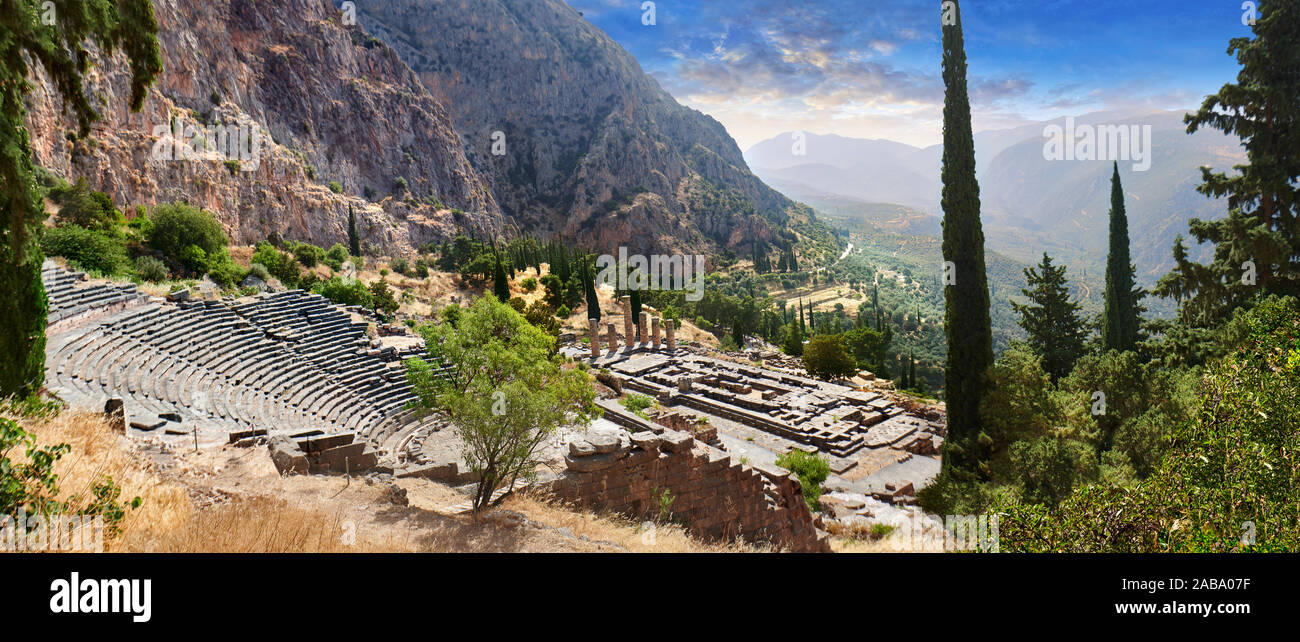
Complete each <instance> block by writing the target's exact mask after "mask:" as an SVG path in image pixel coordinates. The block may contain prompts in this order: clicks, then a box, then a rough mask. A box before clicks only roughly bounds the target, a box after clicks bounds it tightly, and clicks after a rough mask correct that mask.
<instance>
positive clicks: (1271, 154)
mask: <svg viewBox="0 0 1300 642" xmlns="http://www.w3.org/2000/svg"><path fill="white" fill-rule="evenodd" d="M1258 12H1259V18H1258V20H1256V22H1255V24H1254V25H1253V26H1252V27H1251V30H1252V32H1253V34H1252V35H1253V37H1242V38H1233V39H1232V40H1231V41H1230V42H1229V46H1228V54H1229V55H1235V56H1236V58H1237V62H1238V63H1239V64H1240V65H1241V71H1240V72H1239V73H1238V74H1237V82H1236V83H1229V84H1226V85H1224V86H1223V87H1222V88H1221V89H1219V91H1218V92H1217V93H1215V94H1212V95H1210V96H1207V97H1206V98H1205V101H1204V102H1203V103H1202V104H1201V108H1200V109H1199V110H1198V111H1197V112H1196V113H1195V114H1188V115H1187V116H1185V117H1184V122H1186V123H1187V132H1188V133H1189V134H1193V133H1196V132H1197V131H1199V130H1200V128H1202V127H1212V128H1214V129H1218V130H1220V131H1222V132H1223V133H1225V134H1229V135H1233V136H1236V137H1238V138H1240V139H1241V144H1242V146H1243V147H1244V148H1245V149H1246V159H1247V163H1246V164H1244V165H1238V166H1236V167H1234V168H1233V169H1234V172H1233V174H1234V175H1233V176H1229V175H1228V174H1227V173H1224V172H1215V171H1213V170H1212V169H1211V168H1209V167H1203V168H1201V180H1202V183H1201V185H1200V186H1199V187H1197V191H1199V192H1201V193H1202V194H1204V195H1206V196H1207V197H1210V198H1225V199H1226V200H1227V206H1228V216H1227V217H1225V218H1222V219H1219V220H1214V221H1204V220H1200V219H1192V220H1191V221H1189V222H1188V227H1189V229H1190V231H1191V235H1192V236H1193V237H1195V238H1196V240H1197V241H1198V242H1200V243H1206V242H1208V243H1213V244H1214V246H1215V247H1214V257H1213V260H1212V261H1211V262H1210V264H1208V265H1205V264H1201V263H1197V262H1195V261H1190V260H1188V258H1187V248H1186V247H1185V246H1184V245H1183V244H1182V239H1181V238H1180V239H1179V242H1178V243H1176V244H1175V248H1174V254H1175V260H1176V262H1177V267H1176V268H1175V269H1174V271H1173V272H1171V273H1170V274H1168V275H1166V276H1165V277H1164V278H1162V279H1161V280H1160V283H1159V284H1158V286H1157V288H1156V293H1157V294H1159V295H1160V296H1162V297H1167V298H1174V299H1177V300H1178V301H1179V302H1180V303H1181V307H1180V312H1179V320H1180V321H1182V322H1183V323H1185V324H1187V325H1190V326H1192V327H1194V328H1205V327H1214V326H1217V325H1218V324H1219V323H1221V322H1222V321H1224V320H1226V319H1228V318H1230V317H1231V315H1232V312H1233V311H1234V310H1235V309H1237V308H1238V307H1241V306H1242V305H1243V304H1245V303H1246V302H1248V301H1249V300H1250V299H1251V298H1252V297H1255V296H1256V295H1263V294H1270V293H1272V294H1283V295H1291V296H1300V227H1298V226H1297V218H1298V217H1300V98H1298V97H1300V74H1297V73H1296V69H1297V68H1300V3H1296V2H1294V1H1293V0H1261V1H1260V2H1259V3H1258Z"/></svg>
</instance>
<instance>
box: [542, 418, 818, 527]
mask: <svg viewBox="0 0 1300 642" xmlns="http://www.w3.org/2000/svg"><path fill="white" fill-rule="evenodd" d="M565 459H566V463H567V466H568V470H567V471H566V472H565V473H564V474H562V475H561V476H560V477H559V479H556V480H555V481H552V482H549V483H548V484H547V485H546V486H545V487H544V488H543V490H546V491H549V493H550V494H551V495H552V496H553V497H555V498H556V499H560V500H562V501H566V502H570V503H573V504H576V505H579V506H582V507H584V508H590V509H596V510H610V511H614V512H617V513H622V514H624V515H627V516H630V517H633V518H636V519H642V518H645V519H655V518H658V517H660V516H661V515H660V513H661V507H660V502H659V498H660V497H661V496H662V493H663V492H664V491H665V490H666V491H667V492H668V493H669V494H670V495H671V497H673V501H672V504H671V507H670V509H669V511H670V513H671V519H672V520H674V521H676V522H678V523H681V524H683V525H684V526H685V527H686V529H687V531H689V532H690V533H691V534H693V535H696V536H698V537H702V538H705V539H711V540H725V541H736V540H741V541H746V542H750V543H754V544H763V545H771V546H774V547H777V548H781V549H785V550H789V551H795V552H829V550H830V547H829V544H828V543H827V541H826V534H825V533H823V532H821V531H820V530H818V528H817V527H816V525H815V524H814V523H813V517H812V513H811V511H809V510H808V504H807V503H806V502H805V501H804V499H803V494H802V492H801V490H800V487H799V482H798V481H797V480H795V479H793V478H792V477H791V476H790V473H789V472H788V471H786V470H784V469H781V468H775V467H773V468H764V467H751V466H748V465H744V464H742V463H741V462H739V461H737V460H734V459H732V458H731V456H730V455H728V454H727V453H725V452H723V451H721V450H718V449H716V448H712V447H710V446H708V445H706V444H703V443H700V442H698V441H697V440H695V439H694V438H693V437H691V436H690V435H689V434H687V433H684V432H678V431H673V430H663V431H661V432H651V431H644V432H639V433H635V434H629V433H627V432H624V431H612V430H610V431H591V432H589V433H588V434H587V435H586V436H585V437H577V438H575V439H574V440H573V441H572V442H570V444H569V454H568V456H567V457H566V458H565Z"/></svg>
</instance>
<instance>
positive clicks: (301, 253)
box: [293, 243, 325, 268]
mask: <svg viewBox="0 0 1300 642" xmlns="http://www.w3.org/2000/svg"><path fill="white" fill-rule="evenodd" d="M293 256H294V258H296V259H298V262H299V263H301V264H302V265H303V267H308V268H314V267H316V264H317V263H320V262H321V261H322V260H324V259H325V250H323V249H321V248H319V247H316V246H315V245H312V244H311V243H295V244H294V246H293Z"/></svg>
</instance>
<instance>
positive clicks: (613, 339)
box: [587, 296, 677, 358]
mask: <svg viewBox="0 0 1300 642" xmlns="http://www.w3.org/2000/svg"><path fill="white" fill-rule="evenodd" d="M619 303H620V304H621V305H622V307H623V336H624V337H625V338H626V341H627V344H626V345H627V349H629V350H630V349H632V348H633V347H634V346H636V345H637V344H641V346H642V347H643V348H648V349H650V350H659V348H660V346H661V345H665V346H666V347H667V349H668V350H676V349H677V324H676V323H675V322H674V321H673V320H672V319H661V318H660V317H653V318H652V317H651V316H650V313H648V312H646V311H644V310H642V311H641V319H640V323H633V318H632V300H631V297H626V296H624V297H621V298H620V299H619ZM587 321H588V323H589V328H590V332H591V334H590V337H591V356H592V358H596V357H599V356H600V338H601V337H600V322H599V321H597V320H596V319H588V320H587ZM661 324H662V330H663V333H662V335H661V334H660V329H661V328H660V325H661ZM605 327H606V330H607V333H608V334H607V335H606V340H607V342H608V345H609V351H610V352H611V353H612V352H614V351H616V350H618V333H617V332H615V330H614V327H615V326H614V323H613V322H612V321H610V322H607V323H606V324H605ZM661 336H662V338H663V341H662V342H661V341H660V339H661Z"/></svg>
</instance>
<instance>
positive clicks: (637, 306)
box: [628, 289, 644, 340]
mask: <svg viewBox="0 0 1300 642" xmlns="http://www.w3.org/2000/svg"><path fill="white" fill-rule="evenodd" d="M628 294H629V295H630V296H631V301H630V303H631V308H632V323H633V324H634V325H635V326H636V334H637V339H638V340H640V338H641V336H642V335H643V334H644V333H643V332H642V330H641V291H640V290H636V289H633V290H632V291H631V292H629V293H628Z"/></svg>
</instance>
